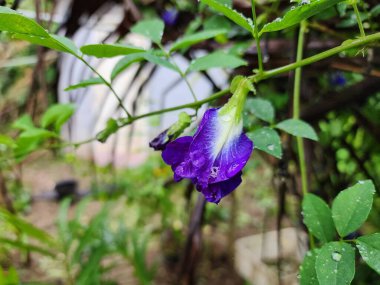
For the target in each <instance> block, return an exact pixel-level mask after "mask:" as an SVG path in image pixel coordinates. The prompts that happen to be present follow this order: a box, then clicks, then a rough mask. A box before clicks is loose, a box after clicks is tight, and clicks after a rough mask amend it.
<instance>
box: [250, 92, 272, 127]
mask: <svg viewBox="0 0 380 285" xmlns="http://www.w3.org/2000/svg"><path fill="white" fill-rule="evenodd" d="M246 107H247V109H248V111H249V112H251V113H252V114H253V115H255V116H256V117H257V118H259V119H261V120H263V121H266V122H268V123H272V122H273V120H274V108H273V106H272V103H271V102H270V101H268V100H265V99H261V98H248V99H247V103H246Z"/></svg>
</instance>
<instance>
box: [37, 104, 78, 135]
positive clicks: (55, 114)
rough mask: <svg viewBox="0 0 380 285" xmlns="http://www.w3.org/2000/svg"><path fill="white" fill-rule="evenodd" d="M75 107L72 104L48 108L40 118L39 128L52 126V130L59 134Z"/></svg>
mask: <svg viewBox="0 0 380 285" xmlns="http://www.w3.org/2000/svg"><path fill="white" fill-rule="evenodd" d="M74 111H75V106H74V105H72V104H56V105H52V106H51V107H49V109H47V110H46V112H45V113H44V114H43V116H42V118H41V127H43V128H47V127H49V126H52V125H53V126H54V130H55V131H56V132H59V131H60V130H61V127H62V125H63V124H64V123H66V122H67V120H69V119H70V117H71V116H72V115H73V114H74Z"/></svg>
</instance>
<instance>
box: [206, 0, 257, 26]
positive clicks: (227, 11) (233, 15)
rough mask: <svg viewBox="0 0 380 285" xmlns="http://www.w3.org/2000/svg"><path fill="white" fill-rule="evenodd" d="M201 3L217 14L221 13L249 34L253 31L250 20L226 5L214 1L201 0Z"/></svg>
mask: <svg viewBox="0 0 380 285" xmlns="http://www.w3.org/2000/svg"><path fill="white" fill-rule="evenodd" d="M201 2H202V3H204V4H206V5H208V6H209V7H211V8H213V9H215V10H216V11H218V12H219V13H222V14H223V15H224V16H226V17H227V18H228V19H230V20H231V21H233V22H234V23H236V24H237V25H239V26H240V27H242V28H244V29H246V30H247V31H249V32H252V31H253V23H252V21H251V19H247V18H246V17H244V16H243V15H242V14H241V13H239V12H237V11H235V10H234V9H232V8H231V7H229V6H228V5H226V4H221V3H219V2H218V1H216V0H201Z"/></svg>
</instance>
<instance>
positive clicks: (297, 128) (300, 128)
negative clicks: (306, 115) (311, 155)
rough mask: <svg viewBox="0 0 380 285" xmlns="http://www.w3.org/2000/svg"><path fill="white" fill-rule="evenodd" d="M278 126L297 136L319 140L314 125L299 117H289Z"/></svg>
mask: <svg viewBox="0 0 380 285" xmlns="http://www.w3.org/2000/svg"><path fill="white" fill-rule="evenodd" d="M276 127H277V128H278V129H280V130H283V131H284V132H287V133H288V134H291V135H293V136H296V137H302V138H307V139H311V140H315V141H318V136H317V134H316V132H315V131H314V129H313V127H312V126H310V125H309V124H308V123H306V122H304V121H301V120H298V119H288V120H285V121H282V122H280V123H278V124H277V125H276Z"/></svg>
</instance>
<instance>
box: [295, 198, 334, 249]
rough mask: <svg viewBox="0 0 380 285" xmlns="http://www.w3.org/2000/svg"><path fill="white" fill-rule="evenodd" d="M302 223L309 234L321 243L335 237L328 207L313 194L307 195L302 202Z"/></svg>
mask: <svg viewBox="0 0 380 285" xmlns="http://www.w3.org/2000/svg"><path fill="white" fill-rule="evenodd" d="M302 212H303V221H304V223H305V225H306V226H307V228H308V229H309V231H310V233H311V234H312V235H313V236H315V237H317V238H318V239H319V240H320V241H322V242H323V243H326V242H329V241H332V240H333V239H334V237H335V226H334V222H333V219H332V216H331V210H330V208H329V206H328V205H327V204H326V202H325V201H323V200H322V199H321V198H319V197H318V196H316V195H314V194H310V193H309V194H307V195H306V196H305V197H304V199H303V201H302Z"/></svg>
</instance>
